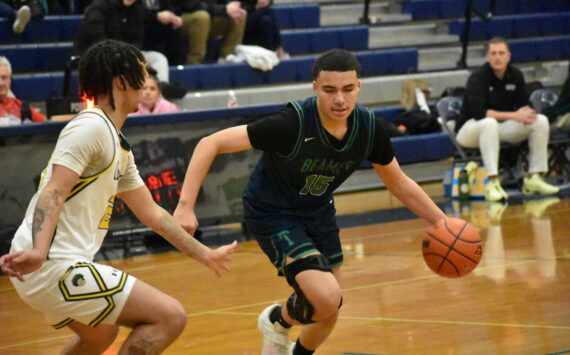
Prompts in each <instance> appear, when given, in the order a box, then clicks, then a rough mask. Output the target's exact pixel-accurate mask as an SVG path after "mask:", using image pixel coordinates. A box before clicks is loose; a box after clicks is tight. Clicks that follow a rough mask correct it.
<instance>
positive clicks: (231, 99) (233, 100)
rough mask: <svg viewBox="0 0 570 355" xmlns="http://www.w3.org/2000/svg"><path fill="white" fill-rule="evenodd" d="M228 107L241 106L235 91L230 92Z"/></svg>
mask: <svg viewBox="0 0 570 355" xmlns="http://www.w3.org/2000/svg"><path fill="white" fill-rule="evenodd" d="M228 97H229V99H228V107H237V106H239V103H238V100H237V97H236V92H235V91H233V90H228Z"/></svg>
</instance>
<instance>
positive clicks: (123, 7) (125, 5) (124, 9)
mask: <svg viewBox="0 0 570 355" xmlns="http://www.w3.org/2000/svg"><path fill="white" fill-rule="evenodd" d="M145 16H147V11H146V10H145V9H144V8H143V7H142V6H141V5H139V4H138V3H137V2H136V0H94V1H93V2H92V3H91V5H89V7H87V8H86V9H85V14H84V17H83V21H82V22H81V25H80V26H79V31H78V33H77V37H76V38H75V44H74V51H75V52H76V53H77V54H80V55H81V54H83V53H85V52H86V51H87V49H88V48H89V47H91V46H92V45H93V44H95V43H98V42H101V41H103V40H105V39H115V40H119V41H123V42H126V43H129V44H132V45H133V46H135V47H137V48H138V49H142V48H143V43H144V37H145V34H144V26H145ZM142 53H143V55H144V57H145V59H146V60H147V63H148V65H149V66H151V67H152V68H153V69H154V70H156V72H157V77H158V79H159V80H160V81H161V82H169V67H168V66H169V64H168V59H167V58H166V56H165V55H164V54H162V53H160V52H157V51H142Z"/></svg>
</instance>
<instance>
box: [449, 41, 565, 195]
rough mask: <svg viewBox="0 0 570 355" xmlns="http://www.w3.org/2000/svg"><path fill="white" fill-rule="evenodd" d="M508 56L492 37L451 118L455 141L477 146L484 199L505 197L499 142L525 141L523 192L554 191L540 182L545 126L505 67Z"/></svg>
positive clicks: (516, 75) (519, 78)
mask: <svg viewBox="0 0 570 355" xmlns="http://www.w3.org/2000/svg"><path fill="white" fill-rule="evenodd" d="M510 60H511V52H510V50H509V46H508V44H507V42H506V41H505V40H504V39H502V38H493V39H491V41H490V42H489V45H488V49H487V63H486V64H484V65H483V66H482V67H481V68H479V69H477V70H475V71H474V72H473V73H472V74H471V76H470V77H469V79H468V81H467V88H466V91H465V96H464V99H463V107H462V110H461V115H460V117H459V119H458V120H457V125H456V130H457V141H458V142H459V144H461V145H462V146H465V147H468V148H479V150H480V151H481V156H482V158H483V163H484V164H485V167H486V168H487V172H488V175H489V183H488V184H487V188H486V193H485V197H486V199H487V201H500V200H503V199H507V198H508V196H507V193H506V192H505V190H503V188H502V187H501V183H500V180H499V178H498V175H499V174H498V163H499V150H500V142H501V141H505V142H509V143H518V142H522V141H524V140H526V139H528V145H529V155H528V173H527V175H526V177H525V178H524V180H523V193H525V194H542V195H546V194H554V193H557V192H558V191H559V190H560V189H559V188H558V187H556V186H553V185H550V184H548V183H546V182H545V181H544V179H543V178H542V176H541V173H544V172H546V171H547V168H548V167H547V163H548V152H547V146H548V140H549V132H550V130H549V123H548V119H547V118H546V116H544V115H541V114H537V113H536V112H535V111H534V110H533V109H532V108H531V107H530V106H529V101H528V93H527V91H526V83H525V79H524V76H523V74H522V72H521V71H520V70H519V69H517V68H515V67H513V66H512V65H510V64H509V62H510Z"/></svg>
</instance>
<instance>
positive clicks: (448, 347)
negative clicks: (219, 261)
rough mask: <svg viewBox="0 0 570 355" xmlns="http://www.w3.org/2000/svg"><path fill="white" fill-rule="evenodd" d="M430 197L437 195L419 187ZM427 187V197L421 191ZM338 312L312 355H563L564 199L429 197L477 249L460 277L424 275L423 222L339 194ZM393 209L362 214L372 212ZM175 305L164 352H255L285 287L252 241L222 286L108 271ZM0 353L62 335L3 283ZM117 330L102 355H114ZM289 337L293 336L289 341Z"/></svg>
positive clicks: (138, 263) (160, 265) (185, 269)
mask: <svg viewBox="0 0 570 355" xmlns="http://www.w3.org/2000/svg"><path fill="white" fill-rule="evenodd" d="M424 187H425V188H426V189H427V190H428V191H430V193H431V194H432V196H435V195H437V194H438V192H439V191H438V189H439V186H435V185H434V186H424ZM430 189H431V190H430ZM336 201H337V207H338V209H339V213H341V214H343V216H342V221H343V225H345V226H346V227H345V228H342V232H341V236H342V241H343V246H344V251H345V264H344V267H343V276H342V287H343V296H344V306H343V308H342V311H341V316H340V319H339V322H338V324H337V327H336V328H335V330H334V332H333V334H332V335H331V337H330V338H329V339H328V341H327V342H326V343H325V345H324V346H322V347H321V348H320V349H319V351H318V352H317V354H331V355H333V354H345V355H348V354H361V355H363V354H367V355H375V354H570V263H569V257H570V238H569V231H570V199H568V198H560V199H558V198H549V199H541V200H531V201H528V202H524V203H522V204H515V205H513V204H511V205H509V206H508V207H504V206H502V205H487V204H486V203H484V202H473V203H470V204H469V203H468V204H463V205H460V204H459V203H458V202H452V201H446V200H443V199H438V202H439V203H441V204H442V206H443V207H444V208H445V212H446V213H447V214H448V215H454V216H458V217H462V218H465V219H467V220H469V221H471V222H472V223H473V224H474V225H475V226H476V227H477V228H478V229H479V230H480V232H481V235H482V237H483V240H484V245H485V251H484V255H483V259H482V261H481V264H480V265H479V267H478V268H477V269H476V270H475V271H474V272H473V273H472V274H471V275H469V276H466V277H464V278H461V279H445V278H442V277H440V276H438V275H436V274H434V273H433V272H431V271H430V270H429V269H428V268H427V267H426V266H425V264H424V262H423V259H422V256H421V248H420V245H421V243H420V239H421V235H422V233H423V231H424V230H425V228H426V224H425V223H424V222H423V221H421V220H418V219H416V218H411V219H410V216H409V215H408V214H407V213H406V212H405V211H404V210H403V209H402V208H398V207H399V205H398V203H397V202H395V201H393V199H391V198H390V196H388V195H387V193H386V192H385V191H372V192H365V193H356V194H347V195H339V196H337V198H336ZM378 206H380V207H381V208H391V209H383V210H379V211H378V210H375V211H369V210H372V209H378V208H379V207H378ZM110 264H112V265H113V266H115V267H117V268H120V269H122V270H124V271H127V272H129V273H131V274H133V275H135V276H137V277H138V278H140V279H142V280H145V281H146V282H148V283H150V284H151V285H154V286H156V287H157V288H159V289H161V290H163V291H165V292H166V293H168V294H170V295H173V296H174V297H176V298H177V299H179V300H180V301H181V302H182V304H183V305H184V307H185V308H186V310H187V312H188V325H187V327H186V329H185V330H184V332H183V334H182V335H181V336H180V338H179V339H178V340H177V341H176V342H175V343H174V344H173V345H172V346H171V347H170V348H168V349H167V351H166V352H165V353H166V354H196V355H203V354H215V355H226V354H228V355H229V354H232V355H234V354H235V355H238V354H239V355H241V354H243V355H246V354H247V355H249V354H252V355H253V354H259V353H260V346H261V345H260V344H261V338H260V335H259V334H258V331H257V316H258V314H259V312H260V311H261V310H262V309H263V308H264V307H265V306H267V305H269V304H271V303H272V302H274V301H283V300H284V299H285V298H286V297H287V296H288V295H289V294H290V290H289V288H288V287H287V286H286V283H285V282H284V280H282V279H278V278H277V277H275V271H274V270H273V268H272V266H271V265H270V263H269V262H268V261H267V260H266V257H265V255H264V254H262V252H261V251H260V249H259V247H258V246H257V245H256V244H255V242H253V241H248V242H244V243H241V245H240V248H239V250H238V251H237V252H236V254H235V255H234V257H233V268H232V271H231V272H230V273H229V274H228V275H227V276H225V277H224V278H222V279H217V278H216V277H215V276H214V275H213V273H211V272H210V271H209V270H207V269H206V268H204V267H203V266H201V265H199V264H198V263H197V262H195V261H194V260H192V259H190V258H188V257H185V256H183V255H181V254H180V253H178V252H166V253H160V254H154V255H144V256H137V257H132V258H128V259H122V260H116V261H112V262H110ZM0 330H1V333H2V337H1V340H0V354H57V353H59V350H60V349H61V347H62V346H63V344H64V343H65V342H66V341H67V340H68V339H69V337H70V336H71V331H70V330H68V329H63V330H59V331H56V330H52V329H51V328H50V327H49V326H48V325H47V323H46V322H45V321H44V320H43V317H42V315H41V314H39V313H37V312H35V311H33V310H31V309H30V308H28V307H27V306H26V305H25V304H24V303H23V302H22V301H21V300H20V299H19V298H18V296H17V295H16V293H15V291H14V290H13V288H12V286H11V284H10V282H9V280H8V278H7V277H6V276H1V277H0ZM126 334H127V331H126V330H122V331H121V333H120V334H119V338H118V340H117V342H116V343H115V344H114V345H113V347H112V348H110V349H109V350H108V351H107V353H108V354H114V353H116V351H117V349H118V347H119V346H120V344H121V342H122V340H123V339H124V338H125V336H126ZM296 334H297V332H296V330H295V329H294V330H293V331H292V339H293V340H294V339H295V336H296Z"/></svg>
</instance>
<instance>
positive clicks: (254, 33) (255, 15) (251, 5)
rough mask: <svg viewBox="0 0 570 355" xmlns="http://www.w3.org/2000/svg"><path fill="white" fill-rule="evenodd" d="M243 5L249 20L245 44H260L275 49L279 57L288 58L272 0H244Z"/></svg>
mask: <svg viewBox="0 0 570 355" xmlns="http://www.w3.org/2000/svg"><path fill="white" fill-rule="evenodd" d="M241 3H242V7H243V8H245V10H246V11H247V21H246V25H245V33H244V36H243V44H249V45H255V46H260V47H263V48H266V49H269V50H271V51H274V52H275V53H276V54H277V56H278V57H279V59H283V58H287V57H288V56H289V54H288V53H286V52H285V50H284V49H283V46H282V45H281V32H280V29H279V25H278V23H277V18H276V17H275V11H274V10H273V8H272V7H271V4H272V1H271V0H242V1H241Z"/></svg>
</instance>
